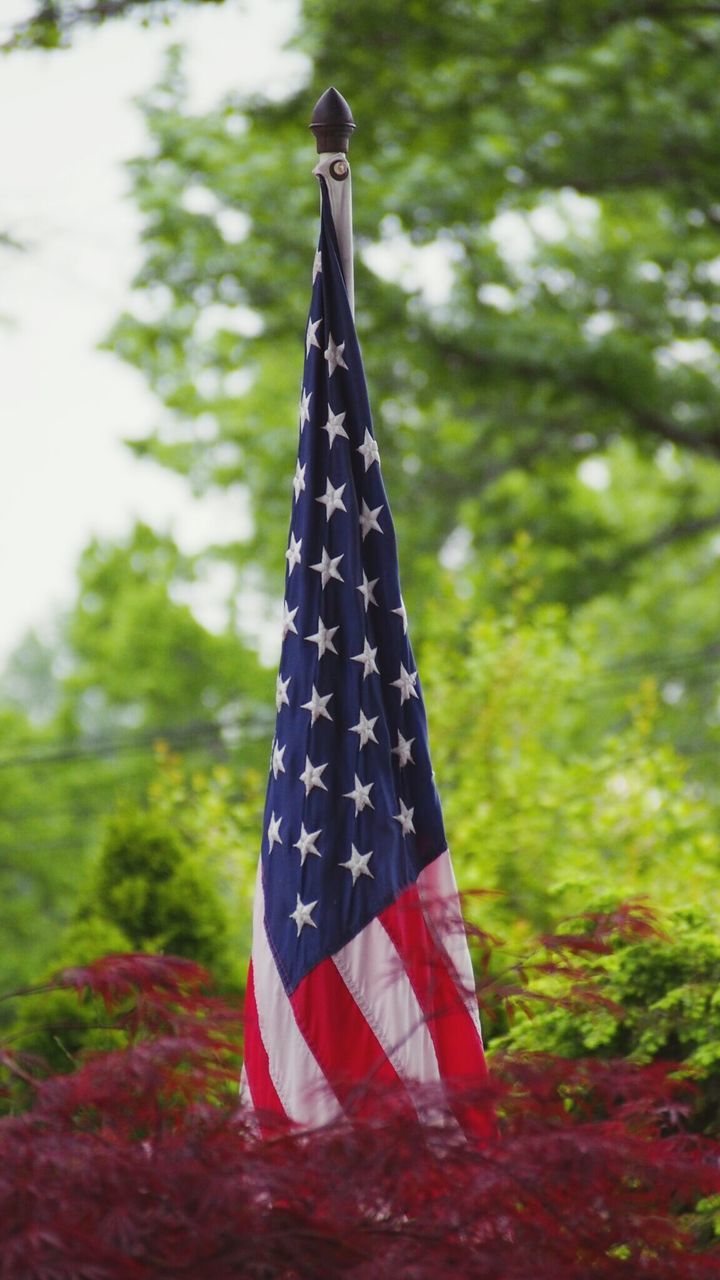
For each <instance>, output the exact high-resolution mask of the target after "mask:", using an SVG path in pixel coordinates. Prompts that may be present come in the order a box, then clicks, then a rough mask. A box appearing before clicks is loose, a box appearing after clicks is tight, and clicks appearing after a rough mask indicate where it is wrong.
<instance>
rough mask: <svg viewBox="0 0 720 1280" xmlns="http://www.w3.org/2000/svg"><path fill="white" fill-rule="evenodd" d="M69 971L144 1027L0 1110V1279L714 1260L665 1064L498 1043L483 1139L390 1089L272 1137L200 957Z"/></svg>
mask: <svg viewBox="0 0 720 1280" xmlns="http://www.w3.org/2000/svg"><path fill="white" fill-rule="evenodd" d="M570 947H571V948H572V943H571V944H570ZM59 985H64V986H71V987H75V988H77V989H79V990H80V989H85V990H88V991H91V992H94V993H96V994H100V995H101V996H102V997H103V998H104V999H105V1001H106V1003H107V1005H108V1008H109V1009H114V1008H116V1006H117V1005H118V1004H119V1006H120V1012H119V1017H120V1018H121V1020H122V1022H123V1025H124V1026H125V1027H126V1029H129V1030H130V1032H131V1035H132V1043H131V1045H130V1047H129V1048H127V1049H125V1050H123V1051H118V1052H115V1053H109V1054H103V1055H97V1056H94V1057H88V1058H87V1060H86V1061H85V1062H84V1063H83V1065H82V1066H81V1067H80V1068H79V1069H78V1070H76V1071H75V1072H74V1073H73V1074H71V1075H67V1076H59V1077H58V1076H55V1077H51V1078H45V1079H38V1081H37V1086H36V1089H35V1097H34V1102H33V1105H32V1107H31V1109H30V1110H29V1111H27V1112H25V1113H24V1114H20V1115H15V1116H8V1117H6V1118H5V1119H4V1120H2V1121H0V1277H2V1280H121V1278H122V1280H125V1278H127V1280H134V1278H137V1280H151V1278H152V1280H162V1278H163V1277H183V1276H188V1277H193V1280H230V1277H232V1278H233V1280H236V1278H237V1277H238V1276H243V1277H250V1280H261V1278H262V1280H271V1278H275V1277H278V1278H281V1280H291V1278H292V1280H294V1278H298V1280H300V1278H302V1280H310V1278H313V1280H331V1278H332V1277H335V1276H343V1275H348V1276H351V1277H353V1278H355V1277H357V1278H358V1280H374V1278H379V1277H385V1276H387V1275H391V1274H393V1273H394V1274H396V1275H397V1276H398V1277H404V1278H405V1280H420V1278H423V1280H424V1278H426V1277H427V1278H428V1280H429V1278H430V1277H432V1278H433V1280H436V1278H437V1280H442V1278H443V1277H449V1276H450V1275H451V1274H452V1275H453V1276H456V1277H457V1276H460V1277H463V1278H465V1277H467V1278H471V1280H474V1278H476V1277H477V1280H590V1278H591V1277H598V1278H599V1280H605V1278H606V1277H607V1278H608V1280H610V1278H613V1280H614V1278H615V1277H625V1276H627V1277H632V1278H633V1280H635V1277H640V1278H647V1280H703V1278H705V1277H710V1276H720V1254H719V1253H718V1251H717V1250H710V1249H706V1250H704V1251H701V1250H700V1249H699V1248H698V1247H697V1245H696V1243H695V1242H694V1241H693V1239H692V1238H691V1237H690V1235H689V1234H686V1233H685V1232H684V1231H683V1217H682V1215H683V1214H687V1213H688V1212H690V1211H692V1209H693V1207H694V1205H695V1204H696V1202H697V1200H698V1198H700V1197H701V1196H704V1195H709V1194H717V1193H718V1192H720V1144H718V1143H716V1142H714V1141H712V1140H710V1139H707V1138H699V1137H696V1136H695V1137H693V1136H689V1135H688V1134H686V1133H684V1132H683V1128H682V1126H683V1117H684V1114H685V1109H686V1108H687V1106H688V1104H689V1101H690V1092H689V1090H690V1086H689V1085H688V1084H687V1083H684V1084H681V1083H679V1082H678V1081H677V1080H675V1079H673V1078H672V1077H671V1073H670V1070H669V1068H668V1067H667V1066H663V1067H662V1068H660V1067H659V1066H657V1065H656V1066H653V1067H651V1068H647V1067H637V1066H631V1065H629V1064H628V1063H627V1062H598V1061H585V1062H566V1061H563V1060H558V1059H550V1058H547V1057H544V1056H541V1055H527V1056H524V1057H502V1058H501V1057H496V1058H495V1059H494V1064H493V1068H494V1069H493V1085H492V1090H493V1098H494V1102H495V1105H496V1107H497V1110H498V1114H499V1117H500V1124H501V1134H500V1137H499V1139H498V1140H497V1141H493V1142H492V1143H487V1144H485V1145H483V1146H477V1145H474V1144H471V1143H468V1142H467V1141H466V1140H465V1139H464V1138H463V1137H462V1135H461V1134H459V1133H458V1131H457V1130H456V1129H454V1128H452V1127H449V1126H448V1125H446V1124H444V1123H443V1122H442V1120H441V1119H440V1118H439V1119H438V1122H437V1124H435V1125H432V1124H425V1125H424V1126H423V1128H422V1129H420V1128H419V1127H417V1126H413V1125H411V1124H408V1120H407V1114H406V1110H405V1107H404V1106H403V1107H400V1106H397V1107H396V1106H395V1101H394V1100H393V1098H392V1097H388V1095H387V1094H383V1097H382V1098H381V1099H378V1103H377V1106H376V1107H375V1109H374V1113H373V1114H374V1118H373V1120H372V1121H364V1122H363V1123H362V1125H355V1124H352V1123H345V1124H343V1125H336V1126H334V1127H332V1128H328V1129H324V1130H322V1131H316V1132H313V1133H307V1132H305V1133H298V1132H292V1131H287V1130H285V1131H280V1130H278V1131H276V1132H275V1133H274V1134H273V1135H272V1136H270V1137H265V1138H263V1139H261V1138H260V1137H258V1136H257V1135H256V1133H255V1132H254V1130H253V1127H252V1124H251V1122H250V1121H249V1119H248V1117H247V1116H246V1115H243V1114H242V1113H241V1112H240V1110H239V1109H238V1107H237V1105H236V1098H237V1074H238V1062H237V1044H238V1043H239V1034H240V1028H239V1025H238V1020H237V1014H236V1013H235V1011H233V1010H232V1009H229V1008H227V1007H226V1006H224V1005H222V1004H221V1003H220V1002H219V1001H217V1000H216V999H213V998H212V997H211V996H210V995H208V993H207V977H206V975H205V974H203V973H202V971H200V970H198V969H197V968H195V967H194V966H191V965H188V964H187V963H185V962H182V961H177V960H174V959H168V958H162V957H148V956H119V957H106V958H105V959H103V960H102V961H99V962H98V963H97V964H96V965H90V966H88V967H87V968H85V969H82V970H77V969H75V970H70V971H67V972H66V973H65V974H63V975H61V977H60V979H59ZM5 1057H6V1060H7V1062H8V1063H10V1065H11V1066H12V1067H17V1068H18V1069H19V1070H20V1071H21V1072H22V1073H23V1074H24V1075H26V1076H27V1075H28V1064H27V1063H23V1062H22V1060H21V1059H20V1058H19V1057H16V1058H15V1059H10V1056H9V1054H7V1053H6V1055H5ZM466 1100H467V1099H466ZM472 1101H473V1102H474V1103H475V1105H482V1104H483V1103H485V1104H487V1097H485V1098H483V1099H478V1098H475V1099H473V1100H472ZM432 1102H433V1099H432V1098H431V1097H428V1107H431V1106H432Z"/></svg>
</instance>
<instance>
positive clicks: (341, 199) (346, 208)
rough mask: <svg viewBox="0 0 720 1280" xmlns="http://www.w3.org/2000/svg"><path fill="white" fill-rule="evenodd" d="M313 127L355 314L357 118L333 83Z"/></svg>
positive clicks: (319, 169)
mask: <svg viewBox="0 0 720 1280" xmlns="http://www.w3.org/2000/svg"><path fill="white" fill-rule="evenodd" d="M310 128H311V129H312V131H313V133H314V135H315V140H316V143H317V150H318V154H319V156H320V159H319V162H318V164H317V165H316V167H315V168H314V169H313V173H314V174H315V176H316V177H319V176H320V175H322V177H323V178H324V179H325V181H326V183H327V187H328V191H329V194H330V208H331V210H332V216H333V222H334V224H335V231H336V234H337V238H338V245H339V248H340V261H341V264H342V269H343V276H344V277H345V287H346V289H347V294H348V300H349V302H350V310H351V311H352V313H353V315H354V313H355V281H354V269H353V234H352V185H351V178H350V165H349V163H348V160H347V153H348V148H349V145H350V137H351V134H352V132H353V130H354V129H355V121H354V120H353V116H352V111H351V110H350V107H349V106H348V104H347V102H346V101H345V99H344V98H343V96H342V94H341V93H338V91H337V89H335V88H333V87H332V86H331V87H330V88H329V89H326V90H325V92H324V93H323V94H322V95H321V97H319V98H318V100H317V102H316V103H315V106H314V108H313V114H312V120H311V122H310Z"/></svg>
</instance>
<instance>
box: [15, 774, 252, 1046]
mask: <svg viewBox="0 0 720 1280" xmlns="http://www.w3.org/2000/svg"><path fill="white" fill-rule="evenodd" d="M180 785H181V783H180V779H179V778H178V775H177V768H176V764H175V762H173V761H172V760H171V759H169V760H167V762H166V765H165V773H164V787H163V788H162V789H161V790H160V792H159V794H158V788H157V787H156V789H155V792H154V794H153V797H152V799H151V803H150V805H149V806H147V807H146V808H144V809H141V808H139V807H134V808H131V807H130V806H129V805H127V804H126V805H125V806H124V807H123V808H122V809H120V810H119V811H118V812H117V813H115V814H114V815H113V816H112V817H111V818H110V819H109V820H108V822H107V824H106V828H105V833H104V838H103V843H102V847H101V850H100V855H99V858H98V859H97V861H96V862H95V865H94V866H93V867H92V868H91V870H90V873H89V875H88V876H87V882H86V884H85V885H84V887H83V890H82V894H81V897H80V901H79V903H78V906H77V908H76V910H75V914H74V918H73V920H72V922H71V923H70V925H69V927H68V928H67V929H66V930H65V931H64V933H63V935H62V936H61V938H60V939H59V941H58V942H57V943H56V945H55V947H54V948H53V954H52V958H51V960H50V962H49V965H48V971H49V972H55V971H56V970H57V969H58V968H60V967H62V968H67V967H71V966H78V965H87V964H90V963H91V962H93V961H96V960H98V959H99V958H100V957H101V956H104V955H106V954H108V953H110V952H124V951H126V952H147V953H155V954H164V953H169V954H171V955H174V956H181V957H184V958H185V959H187V960H188V961H191V962H192V963H194V964H195V965H202V966H203V967H204V968H205V969H207V970H208V971H210V972H212V974H213V975H214V980H215V982H216V983H217V985H218V987H219V989H221V990H223V991H224V992H225V993H226V994H227V993H232V994H233V995H234V996H236V997H237V996H238V994H239V992H240V991H241V990H242V989H243V986H244V980H245V949H244V948H243V947H241V946H238V945H237V941H236V939H237V935H238V932H240V931H242V930H244V931H245V932H247V931H248V926H249V921H248V915H249V911H248V907H247V903H246V901H244V900H243V895H241V894H240V893H239V892H234V890H235V891H236V890H237V889H238V885H237V875H235V876H233V875H232V873H231V868H230V867H228V865H227V862H228V857H229V851H228V850H227V849H226V850H224V855H225V856H224V858H223V861H222V865H221V866H220V867H218V865H217V863H218V861H219V859H218V853H219V848H218V846H219V845H220V844H221V839H222V837H220V836H219V833H218V831H217V824H218V817H224V818H225V823H226V826H227V824H228V823H229V821H230V820H231V819H230V814H229V812H226V813H225V814H222V813H221V812H220V813H219V811H218V806H217V803H216V804H215V831H214V833H213V832H212V831H208V830H207V828H205V827H204V826H203V829H202V830H201V831H200V832H199V838H197V839H195V840H194V841H193V840H192V839H191V838H190V836H189V827H190V825H191V824H192V823H193V821H196V822H198V819H199V817H200V815H199V813H198V809H199V808H200V806H199V805H198V804H197V803H195V804H193V803H192V800H191V799H190V798H189V797H188V796H187V794H186V796H185V804H184V806H183V804H182V803H181V798H180V795H179V794H178V792H179V786H180ZM171 790H172V793H173V796H174V804H173V807H172V811H171V812H168V811H167V810H165V809H164V806H163V793H164V794H165V796H166V797H168V796H169V794H170V791H171ZM213 790H214V792H215V798H216V801H217V798H218V795H219V793H220V788H219V787H218V786H217V784H216V785H215V787H214V788H213ZM202 794H203V789H202V785H201V784H200V782H199V781H198V782H196V784H195V787H194V795H193V798H194V799H195V801H197V800H199V799H201V797H202ZM206 794H207V795H208V797H209V796H210V794H211V790H210V788H208V789H207V792H206ZM202 811H203V813H204V815H205V817H207V816H208V814H209V812H210V805H209V804H208V803H207V802H206V803H205V805H204V806H203V809H202ZM188 819H189V821H188ZM200 825H201V823H200V822H198V826H200ZM234 830H235V833H236V835H237V830H238V829H237V825H236V826H235V828H234ZM245 853H246V858H245V859H242V862H241V864H240V865H241V866H242V867H243V870H245V868H246V862H247V861H248V860H249V858H248V855H249V854H250V850H249V849H248V850H246V851H245ZM253 853H254V850H253ZM213 854H214V858H213V857H212V855H213ZM233 854H234V859H235V861H236V862H237V860H238V858H239V857H241V856H242V855H241V854H239V852H238V850H237V849H234V850H233ZM220 872H222V873H224V878H223V879H222V880H221V879H220ZM229 872H230V875H229V874H228V873H229ZM246 883H247V885H248V888H247V890H246V893H245V895H244V898H245V899H247V896H248V894H249V884H250V883H251V875H247V876H246ZM223 890H225V892H224V893H223V892H222V891H223ZM228 890H229V891H228ZM243 941H245V939H243ZM34 976H35V978H36V979H37V977H38V974H37V972H36V974H35V975H34ZM12 1034H13V1040H14V1042H17V1043H18V1044H19V1045H20V1046H21V1047H22V1049H23V1051H24V1052H25V1053H30V1054H34V1055H36V1056H38V1057H39V1058H41V1059H42V1060H43V1061H44V1062H45V1063H47V1064H49V1065H51V1066H52V1068H53V1070H55V1071H67V1070H69V1069H70V1068H71V1067H72V1066H73V1065H74V1064H75V1063H76V1062H77V1061H78V1059H79V1057H81V1056H82V1054H83V1053H86V1052H87V1051H88V1050H91V1049H94V1050H96V1049H99V1048H102V1049H109V1048H116V1047H118V1043H119V1042H118V1028H117V1027H114V1026H110V1025H108V1020H107V1018H106V1017H105V1016H104V1015H103V1010H102V1003H101V1002H99V1001H98V1000H94V1001H90V1002H89V1003H87V1004H85V1005H83V1006H81V1008H80V1009H79V1010H78V1008H77V1005H76V1001H75V999H74V997H73V995H72V993H71V992H68V991H67V990H66V989H63V988H57V987H55V986H54V985H53V984H52V983H50V986H49V989H48V990H42V991H41V992H40V993H39V994H38V995H36V996H35V998H34V999H33V1000H32V1001H28V1002H25V1003H24V1004H23V1005H22V1006H21V1009H20V1016H19V1019H18V1021H17V1022H16V1024H15V1025H14V1027H13V1029H12Z"/></svg>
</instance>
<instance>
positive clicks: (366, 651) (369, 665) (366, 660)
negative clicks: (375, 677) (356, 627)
mask: <svg viewBox="0 0 720 1280" xmlns="http://www.w3.org/2000/svg"><path fill="white" fill-rule="evenodd" d="M376 653H377V646H376V647H375V648H374V649H371V648H370V641H369V640H368V638H367V636H366V637H365V643H364V644H363V651H362V653H356V654H355V656H354V658H351V662H362V664H363V680H365V679H366V677H367V676H371V675H372V673H373V671H377V669H378V668H377V663H376V661H375V654H376ZM378 674H379V673H378Z"/></svg>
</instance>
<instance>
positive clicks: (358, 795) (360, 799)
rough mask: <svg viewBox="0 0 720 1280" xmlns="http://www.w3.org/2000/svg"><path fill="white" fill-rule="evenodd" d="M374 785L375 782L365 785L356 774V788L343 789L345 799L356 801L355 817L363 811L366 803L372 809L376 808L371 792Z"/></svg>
mask: <svg viewBox="0 0 720 1280" xmlns="http://www.w3.org/2000/svg"><path fill="white" fill-rule="evenodd" d="M374 786H375V783H374V782H368V783H366V784H365V786H363V784H362V782H361V781H360V779H359V778H358V776H357V774H355V789H354V790H353V791H343V797H344V799H346V800H354V801H355V817H357V815H358V814H359V813H362V811H363V809H364V808H365V806H366V805H369V806H370V808H371V809H374V808H375V805H374V804H373V802H372V800H371V799H370V792H371V791H372V789H373V787H374Z"/></svg>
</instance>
